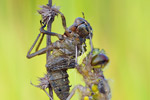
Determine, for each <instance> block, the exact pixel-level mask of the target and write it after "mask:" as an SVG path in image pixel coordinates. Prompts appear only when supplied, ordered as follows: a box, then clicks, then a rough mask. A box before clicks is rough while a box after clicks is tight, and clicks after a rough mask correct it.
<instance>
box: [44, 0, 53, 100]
mask: <svg viewBox="0 0 150 100" xmlns="http://www.w3.org/2000/svg"><path fill="white" fill-rule="evenodd" d="M48 6H49V7H52V0H48ZM53 21H54V18H51V20H50V21H49V22H48V24H47V31H49V32H51V25H52V22H53ZM50 44H51V36H50V35H47V46H48V45H50ZM49 55H50V50H48V51H47V52H46V62H47V61H48V56H49ZM49 95H50V96H51V97H52V99H53V91H52V87H51V85H49ZM50 100H51V99H50Z"/></svg>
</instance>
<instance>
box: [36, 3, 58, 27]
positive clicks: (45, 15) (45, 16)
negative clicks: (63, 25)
mask: <svg viewBox="0 0 150 100" xmlns="http://www.w3.org/2000/svg"><path fill="white" fill-rule="evenodd" d="M40 8H42V9H41V10H38V13H39V14H41V15H42V20H43V22H44V23H46V24H47V23H48V22H49V21H50V20H51V19H53V18H54V17H55V16H57V15H58V13H60V11H59V7H57V6H55V5H54V6H52V7H51V8H50V7H49V6H47V5H46V6H45V5H42V6H40Z"/></svg>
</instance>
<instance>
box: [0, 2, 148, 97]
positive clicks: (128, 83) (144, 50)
mask: <svg viewBox="0 0 150 100" xmlns="http://www.w3.org/2000/svg"><path fill="white" fill-rule="evenodd" d="M45 4H47V0H0V22H1V24H0V56H1V57H0V100H10V99H11V100H48V96H46V94H45V93H44V92H43V91H40V89H38V88H35V87H33V86H32V85H30V81H32V82H33V83H35V84H37V83H38V82H37V77H42V76H43V75H44V73H46V70H45V63H46V61H45V60H46V59H45V58H46V57H45V55H43V56H39V57H35V58H33V59H31V60H28V59H27V58H26V54H27V51H28V50H29V48H30V46H31V45H32V43H33V41H34V40H35V38H36V36H37V34H38V33H39V27H40V24H39V20H40V19H41V16H40V15H39V14H38V13H37V12H36V10H38V9H40V8H39V6H40V5H45ZM53 4H56V6H60V7H61V11H62V12H63V13H64V15H65V17H66V20H67V26H70V25H71V24H72V23H73V21H74V19H75V18H76V17H82V14H81V12H84V13H85V18H86V20H88V21H89V23H90V24H91V26H92V27H93V30H94V36H93V44H94V46H95V47H97V48H100V49H102V48H103V49H105V51H106V53H107V56H108V57H109V58H110V64H109V65H108V67H109V68H108V69H106V70H105V75H106V77H107V78H108V79H110V85H111V88H112V100H150V95H149V94H148V93H149V91H150V77H149V76H150V67H149V66H150V64H149V63H148V59H150V53H149V51H150V46H149V43H150V41H149V38H150V24H149V23H150V12H149V11H150V6H149V5H150V1H149V0H53ZM52 31H53V32H58V33H62V34H63V31H64V30H63V27H62V25H61V20H60V17H58V18H57V17H56V18H55V22H54V23H53V26H52ZM55 39H56V38H52V41H55ZM42 46H43V47H44V46H45V44H43V45H42ZM68 73H69V75H70V77H69V79H70V81H71V83H70V84H71V85H72V87H73V86H75V85H76V84H79V83H81V84H83V83H82V77H81V76H80V75H79V74H77V73H76V70H75V69H72V70H69V71H68ZM79 78H80V79H79ZM54 98H55V100H58V99H56V98H57V97H56V96H55V97H54ZM77 98H78V94H76V95H75V97H73V99H72V100H78V99H77Z"/></svg>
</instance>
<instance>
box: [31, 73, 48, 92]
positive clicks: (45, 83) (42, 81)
mask: <svg viewBox="0 0 150 100" xmlns="http://www.w3.org/2000/svg"><path fill="white" fill-rule="evenodd" d="M39 81H40V83H39V84H38V85H34V84H33V83H32V82H31V84H32V85H33V86H35V87H38V88H40V89H43V90H45V89H46V88H48V87H49V81H48V75H45V77H42V78H39Z"/></svg>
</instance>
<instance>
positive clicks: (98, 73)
mask: <svg viewBox="0 0 150 100" xmlns="http://www.w3.org/2000/svg"><path fill="white" fill-rule="evenodd" d="M108 62H109V59H108V57H107V56H106V55H105V54H104V53H102V51H99V49H93V51H92V52H90V53H89V54H88V55H87V57H86V58H84V60H83V63H82V64H80V65H79V66H77V67H76V69H77V71H78V72H79V73H80V74H81V75H82V76H83V79H84V81H85V84H86V86H85V87H84V86H82V85H77V86H75V87H74V89H73V90H72V92H71V93H70V95H69V97H68V98H67V100H70V99H71V97H72V96H73V95H74V93H75V91H76V90H77V89H78V90H79V91H80V92H81V93H82V94H81V100H110V99H111V92H110V87H109V84H108V82H107V80H106V79H105V77H104V75H103V71H102V69H103V68H104V67H105V66H106V65H107V63H108Z"/></svg>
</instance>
